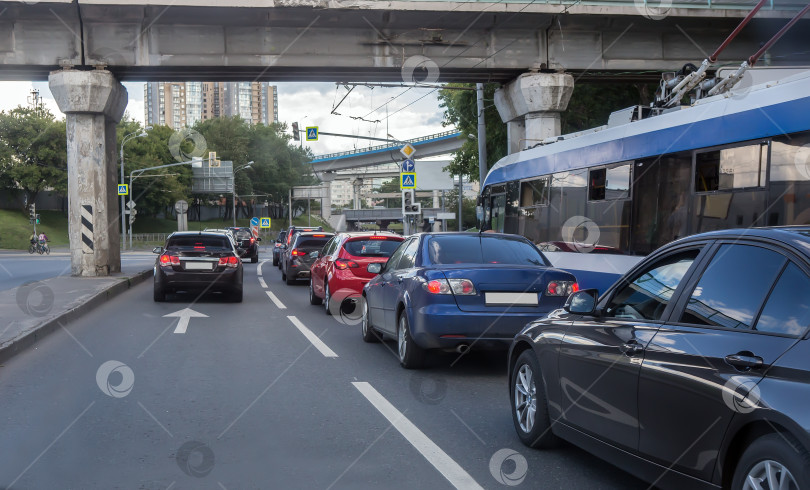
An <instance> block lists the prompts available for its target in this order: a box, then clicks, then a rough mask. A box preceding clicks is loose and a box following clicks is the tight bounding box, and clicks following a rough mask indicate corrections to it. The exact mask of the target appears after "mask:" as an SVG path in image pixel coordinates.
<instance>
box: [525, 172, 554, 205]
mask: <svg viewBox="0 0 810 490" xmlns="http://www.w3.org/2000/svg"><path fill="white" fill-rule="evenodd" d="M548 186H549V183H548V177H541V178H539V179H534V180H528V181H525V182H522V183H521V184H520V207H523V208H529V207H533V206H547V205H548Z"/></svg>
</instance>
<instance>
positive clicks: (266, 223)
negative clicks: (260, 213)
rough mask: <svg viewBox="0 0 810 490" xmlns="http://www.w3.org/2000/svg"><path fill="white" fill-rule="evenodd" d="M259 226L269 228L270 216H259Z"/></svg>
mask: <svg viewBox="0 0 810 490" xmlns="http://www.w3.org/2000/svg"><path fill="white" fill-rule="evenodd" d="M259 221H260V223H259V226H260V227H261V228H270V218H261V219H260V220H259Z"/></svg>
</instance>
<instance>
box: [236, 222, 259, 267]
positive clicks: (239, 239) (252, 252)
mask: <svg viewBox="0 0 810 490" xmlns="http://www.w3.org/2000/svg"><path fill="white" fill-rule="evenodd" d="M228 229H229V230H231V232H233V237H234V240H235V241H236V251H237V252H239V256H240V257H242V258H243V259H247V258H250V263H251V264H255V263H256V262H258V261H259V242H260V241H262V239H261V237H256V236H253V232H252V231H250V228H240V227H230V228H228Z"/></svg>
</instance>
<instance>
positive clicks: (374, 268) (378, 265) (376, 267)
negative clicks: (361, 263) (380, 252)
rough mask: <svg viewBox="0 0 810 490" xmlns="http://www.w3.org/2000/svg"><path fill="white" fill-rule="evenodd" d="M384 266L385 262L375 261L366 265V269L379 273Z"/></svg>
mask: <svg viewBox="0 0 810 490" xmlns="http://www.w3.org/2000/svg"><path fill="white" fill-rule="evenodd" d="M382 268H383V264H381V263H380V262H373V263H371V264H368V267H366V270H367V271H369V272H370V273H372V274H379V273H380V271H382Z"/></svg>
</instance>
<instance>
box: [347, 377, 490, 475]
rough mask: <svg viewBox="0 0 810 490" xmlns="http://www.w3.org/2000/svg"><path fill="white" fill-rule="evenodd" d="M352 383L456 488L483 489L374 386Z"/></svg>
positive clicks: (364, 383)
mask: <svg viewBox="0 0 810 490" xmlns="http://www.w3.org/2000/svg"><path fill="white" fill-rule="evenodd" d="M352 385H354V387H355V388H357V391H359V392H360V393H362V394H363V396H364V397H366V399H367V400H368V401H369V402H371V404H372V405H374V408H376V409H377V410H378V411H379V412H380V413H381V414H382V415H383V417H385V418H386V419H388V421H389V422H390V423H391V425H393V426H394V428H396V429H397V430H398V431H399V433H400V434H402V436H403V437H405V439H407V440H408V442H410V443H411V445H412V446H413V447H414V448H416V450H417V451H419V453H420V454H421V455H422V456H424V458H425V459H427V461H428V463H430V464H432V465H433V467H434V468H436V469H437V470H439V473H441V474H442V476H444V477H445V478H447V481H449V482H450V484H452V485H453V486H454V487H456V488H464V489H468V488H475V489H478V488H480V489H482V490H483V487H481V485H479V484H478V482H476V481H475V480H474V479H473V477H472V476H470V474H469V473H467V472H466V471H464V468H462V467H461V466H460V465H459V464H458V463H456V462H455V461H454V460H453V458H451V457H450V456H448V455H447V453H445V452H444V451H442V449H441V448H440V447H439V446H437V445H436V443H434V442H433V441H431V440H430V438H429V437H428V436H426V435H425V433H424V432H422V431H421V430H419V428H418V427H416V426H415V425H413V423H412V422H411V421H410V420H408V418H407V417H405V415H403V414H402V412H400V411H399V410H397V409H396V407H394V406H393V405H391V403H390V402H389V401H388V400H386V399H385V397H384V396H382V395H381V394H380V392H378V391H377V390H375V389H374V387H373V386H371V385H370V384H369V383H366V382H354V383H352Z"/></svg>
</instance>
